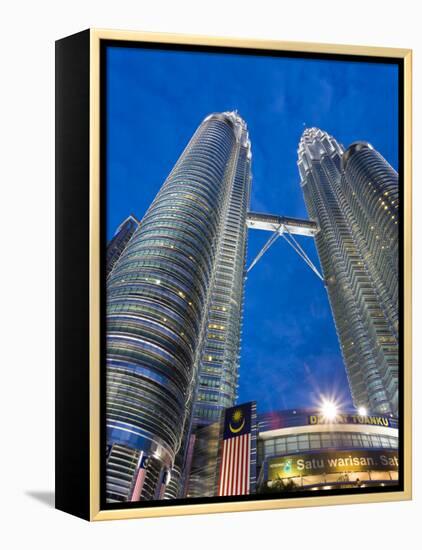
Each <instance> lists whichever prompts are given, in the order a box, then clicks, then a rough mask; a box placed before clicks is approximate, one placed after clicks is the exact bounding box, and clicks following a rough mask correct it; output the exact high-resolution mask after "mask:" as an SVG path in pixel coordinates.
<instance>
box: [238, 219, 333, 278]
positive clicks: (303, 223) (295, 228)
mask: <svg viewBox="0 0 422 550" xmlns="http://www.w3.org/2000/svg"><path fill="white" fill-rule="evenodd" d="M246 226H247V227H248V229H260V230H261V231H270V232H271V235H270V238H269V239H268V241H267V242H266V243H265V245H264V246H263V247H262V249H261V250H260V251H259V253H258V254H257V256H256V257H255V259H254V260H253V261H252V263H251V265H250V266H249V267H248V268H247V273H249V271H250V270H251V269H252V268H253V267H254V266H255V265H256V264H257V263H258V262H259V260H260V259H261V258H262V256H263V255H264V254H265V252H267V250H268V249H269V248H270V247H271V246H272V245H273V244H274V243H275V242H276V241H277V239H278V238H279V237H282V238H283V239H284V240H285V241H286V242H287V243H288V244H289V246H291V247H292V248H293V250H294V251H295V252H296V254H298V256H300V258H302V260H303V261H304V262H305V263H306V265H307V266H308V267H309V268H310V269H312V271H313V272H314V273H315V275H316V276H317V277H318V278H319V279H321V281H324V277H323V276H322V275H321V273H320V272H319V270H318V268H317V267H316V266H315V264H314V263H313V262H312V260H311V259H310V258H309V256H308V255H307V254H306V252H305V251H304V249H303V248H302V246H301V245H300V244H299V242H298V241H297V239H295V237H294V235H302V236H305V237H312V238H313V237H315V235H317V234H318V232H319V227H318V224H317V223H316V222H314V221H312V220H302V219H299V218H289V217H286V216H276V215H274V214H264V213H261V212H248V215H247V218H246Z"/></svg>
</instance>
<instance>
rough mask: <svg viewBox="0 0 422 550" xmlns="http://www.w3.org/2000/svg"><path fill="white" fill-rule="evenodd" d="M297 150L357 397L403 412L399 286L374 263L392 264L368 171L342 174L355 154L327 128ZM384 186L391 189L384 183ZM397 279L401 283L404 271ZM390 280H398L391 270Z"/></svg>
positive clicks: (310, 133) (310, 134) (378, 408)
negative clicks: (378, 232) (378, 226)
mask: <svg viewBox="0 0 422 550" xmlns="http://www.w3.org/2000/svg"><path fill="white" fill-rule="evenodd" d="M364 149H368V150H369V147H365V148H364ZM355 152H356V151H353V153H355ZM298 153H299V160H298V167H299V172H300V176H301V186H302V190H303V194H304V198H305V203H306V206H307V209H308V212H309V216H310V218H311V219H313V220H315V221H317V222H318V224H319V227H320V231H319V233H318V235H317V236H316V239H315V240H316V245H317V250H318V254H319V258H320V262H321V266H322V269H323V273H324V278H325V284H326V287H327V291H328V295H329V299H330V305H331V309H332V312H333V316H334V321H335V325H336V329H337V334H338V337H339V341H340V345H341V351H342V355H343V358H344V362H345V366H346V371H347V374H348V379H349V383H350V388H351V392H352V396H353V400H354V402H355V405H356V406H365V407H366V408H367V409H368V410H371V411H374V412H392V413H397V377H396V372H395V367H394V365H395V361H396V357H397V345H396V344H397V342H396V334H395V328H394V324H393V323H392V320H394V314H393V313H392V312H394V308H397V297H396V298H394V292H393V293H391V294H390V295H388V293H387V292H386V285H385V284H384V282H383V277H381V275H380V274H377V269H375V265H376V264H377V265H379V266H382V265H386V264H385V263H383V262H384V261H386V260H385V258H386V257H387V254H386V255H385V257H384V260H383V259H381V257H380V255H379V252H381V251H382V252H383V251H384V249H382V248H381V247H382V246H383V245H381V246H380V247H379V250H378V242H377V241H378V240H379V239H377V238H375V239H372V240H371V239H369V238H368V236H370V232H371V231H373V229H372V228H371V227H372V225H373V223H374V222H373V221H371V220H372V218H371V217H370V214H369V213H370V212H372V210H371V209H372V205H371V204H372V199H371V200H370V199H369V195H368V193H367V191H366V190H365V192H364V191H363V187H364V184H363V182H362V175H360V177H358V176H357V175H356V174H353V173H352V166H350V170H349V171H348V169H347V167H346V171H345V172H343V166H344V164H345V161H346V163H347V165H350V163H351V161H352V159H353V156H354V155H353V154H350V152H349V153H347V154H346V155H344V149H343V147H342V146H341V145H339V144H338V143H337V142H336V140H335V139H333V138H332V137H331V136H329V135H328V134H327V133H326V132H323V131H321V130H319V129H317V128H311V129H307V130H305V132H304V134H303V135H302V138H301V141H300V144H299V151H298ZM377 155H378V154H377ZM378 157H380V155H378ZM378 157H377V158H378ZM381 158H382V157H381ZM381 168H382V167H381V166H380V165H379V164H378V165H377V167H376V169H375V172H378V176H379V177H383V176H381V173H382V172H383V170H382V169H381ZM360 170H362V167H360ZM387 172H388V170H387V171H386V170H385V169H384V174H386V173H387ZM389 177H390V175H388V176H387V179H388V178H389ZM371 183H373V181H372V182H371ZM367 187H369V185H368V186H367ZM380 187H382V186H380ZM390 190H391V189H390ZM385 192H389V189H384V187H382V193H385ZM383 196H388V195H383ZM358 198H359V200H358ZM378 198H379V197H377V199H378ZM365 202H366V204H365V205H364V203H365ZM377 202H379V203H380V204H381V202H382V200H381V201H378V200H377ZM382 207H384V205H382ZM384 211H385V210H384ZM372 215H373V214H371V216H372ZM376 215H378V214H376ZM391 215H393V214H391ZM392 222H393V223H392V226H394V227H395V228H397V225H395V224H394V219H393V220H392ZM390 228H391V227H390ZM384 229H385V228H384ZM391 237H393V240H394V235H393V234H391V233H390V232H389V230H388V231H387V230H386V231H385V232H384V231H383V237H382V238H383V239H387V238H388V239H391ZM375 242H377V244H376V246H374V245H373V244H374V243H375ZM390 242H392V241H390ZM375 257H376V261H373V259H374V258H375ZM392 277H396V282H397V271H395V273H394V275H392ZM384 279H385V280H387V279H390V282H391V276H390V275H385V276H384ZM387 343H388V344H387ZM384 344H385V345H384Z"/></svg>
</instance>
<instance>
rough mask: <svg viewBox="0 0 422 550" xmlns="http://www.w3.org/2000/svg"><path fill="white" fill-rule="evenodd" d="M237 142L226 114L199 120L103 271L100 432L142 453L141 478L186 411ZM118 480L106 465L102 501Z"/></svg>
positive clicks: (175, 441) (178, 435)
mask: <svg viewBox="0 0 422 550" xmlns="http://www.w3.org/2000/svg"><path fill="white" fill-rule="evenodd" d="M236 143H237V138H236V132H235V127H234V125H233V123H232V122H231V121H230V120H229V119H228V118H227V117H208V118H207V119H206V120H205V121H204V122H203V123H202V124H201V126H200V127H199V128H198V130H197V131H196V133H195V135H194V136H193V138H192V140H191V141H190V143H189V144H188V146H187V147H186V149H185V151H184V152H183V154H182V156H181V157H180V159H179V160H178V162H177V164H176V165H175V167H174V169H173V170H172V172H171V173H170V175H169V177H168V178H167V180H166V181H165V183H164V184H163V186H162V188H161V189H160V191H159V193H158V194H157V196H156V198H155V199H154V201H153V203H152V204H151V206H150V208H149V209H148V211H147V213H146V215H145V217H144V218H143V220H142V224H141V226H140V227H139V228H138V229H137V231H136V232H135V234H134V235H133V237H132V238H131V240H130V242H129V244H128V246H127V247H126V248H125V250H124V252H123V253H122V255H121V256H120V258H119V260H118V261H117V262H116V264H115V266H114V269H113V271H112V273H111V274H110V276H109V278H108V284H107V327H106V330H107V438H108V443H109V444H115V443H118V444H120V445H124V446H126V447H128V448H131V449H135V450H138V451H140V450H142V451H143V452H144V453H145V454H146V455H148V456H150V457H151V460H150V461H149V462H148V461H146V463H147V464H150V466H147V473H146V477H145V486H146V487H147V486H149V485H150V484H151V483H150V478H151V479H152V480H155V481H153V485H154V486H155V487H156V488H157V487H159V486H160V484H162V483H163V480H165V481H166V482H168V477H169V476H168V473H169V472H170V470H171V468H172V466H173V464H174V460H175V456H176V453H177V451H178V449H179V447H180V445H181V442H182V436H183V433H184V428H185V421H186V416H187V414H188V413H189V412H190V411H189V408H190V407H191V403H192V395H193V393H194V392H195V384H196V381H197V372H196V369H197V361H196V357H197V354H198V345H199V344H200V340H201V338H200V336H201V330H202V328H203V325H204V316H206V315H207V304H208V303H209V284H210V281H211V279H212V276H213V273H214V270H215V263H216V247H217V243H218V238H219V229H220V228H221V225H222V217H223V216H224V204H225V203H226V197H227V195H228V194H229V193H230V192H231V189H229V188H228V186H231V185H232V179H231V178H227V170H228V167H229V166H230V161H231V159H232V157H233V154H234V150H235V148H236ZM149 469H150V470H151V472H150V475H149ZM118 483H119V479H118V476H116V475H115V473H114V472H113V471H111V470H108V471H107V487H108V491H107V493H108V494H107V498H108V501H109V502H113V501H116V500H117V501H118V500H124V497H123V496H122V495H121V494H119V491H117V490H115V488H116V486H117V485H118ZM158 491H159V492H160V491H161V489H158ZM157 494H158V493H157V492H155V493H154V491H152V490H151V488H150V489H149V490H148V494H146V493H142V495H141V498H156V497H157ZM160 494H161V493H160Z"/></svg>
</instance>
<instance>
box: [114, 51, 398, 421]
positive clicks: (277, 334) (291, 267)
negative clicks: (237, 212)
mask: <svg viewBox="0 0 422 550" xmlns="http://www.w3.org/2000/svg"><path fill="white" fill-rule="evenodd" d="M107 98H108V103H107V121H108V127H107V148H108V149H107V190H106V196H107V201H106V202H107V220H106V224H107V239H108V240H109V239H110V238H111V237H112V235H113V234H114V231H115V230H116V228H117V226H118V225H119V224H120V223H121V222H122V221H123V219H125V218H126V217H127V216H128V215H129V214H131V213H132V214H134V215H135V216H136V217H137V218H138V219H139V218H142V216H143V215H144V213H145V211H146V209H147V207H148V206H149V205H150V203H151V201H152V200H153V198H154V196H155V195H156V193H157V192H158V190H159V189H160V187H161V185H162V184H163V182H164V180H165V179H166V177H167V175H168V173H169V172H170V170H171V169H172V167H173V166H174V164H175V162H176V161H177V159H178V157H179V156H180V154H181V153H182V151H183V149H184V147H185V145H186V144H187V142H188V141H189V139H190V138H191V136H192V134H193V133H194V132H195V130H196V128H197V127H198V125H199V124H200V123H201V121H202V120H203V119H204V118H205V117H206V116H207V115H208V114H209V113H212V112H218V111H228V110H235V109H237V110H238V111H239V114H240V115H241V116H242V117H243V118H244V119H245V121H246V123H247V125H248V129H249V134H250V139H251V142H252V174H253V181H252V197H251V210H255V211H259V212H270V213H274V214H279V215H286V216H293V217H304V218H307V213H306V209H305V204H304V200H303V196H302V191H301V189H300V186H299V174H298V170H297V166H296V161H297V146H298V143H299V140H300V136H301V134H302V132H303V130H304V128H305V127H311V126H317V127H319V128H321V129H323V130H326V131H327V132H328V133H330V134H332V135H333V136H334V137H335V138H336V139H337V140H338V141H339V142H340V143H342V144H343V145H344V146H346V147H347V146H348V145H349V144H350V143H352V142H353V141H357V140H365V141H369V142H370V143H372V145H373V146H374V147H375V148H376V149H377V150H378V151H379V152H380V153H381V154H382V155H383V156H384V157H385V158H386V159H387V160H388V162H390V164H392V166H393V167H394V168H396V169H397V163H398V131H397V128H398V108H397V107H398V69H397V66H395V65H388V64H378V63H377V64H373V63H360V62H359V63H357V62H343V61H341V62H340V61H331V60H330V61H326V60H311V59H308V60H305V59H303V60H302V59H288V58H276V57H258V56H249V55H248V56H246V55H232V54H230V55H229V54H224V55H223V54H213V53H212V54H211V53H203V52H181V51H159V50H148V49H140V48H117V47H114V46H113V47H112V48H108V53H107ZM269 236H270V234H269V233H267V232H263V231H253V230H250V231H249V244H248V261H247V264H248V265H249V264H250V262H251V260H252V259H253V258H254V257H255V256H256V254H257V253H258V252H259V250H260V249H261V247H262V246H263V244H264V243H265V241H266V240H267V239H268V238H269ZM298 240H300V244H301V245H302V246H303V247H304V248H305V250H306V251H307V253H308V254H309V256H310V257H311V258H312V260H313V261H314V262H315V263H316V264H317V265H318V266H319V262H318V258H317V254H316V249H315V246H314V243H313V241H312V240H311V239H309V238H305V237H302V238H300V237H299V239H298ZM245 292H246V294H245V312H244V325H243V336H242V355H241V366H240V388H239V399H238V402H239V403H242V402H245V401H250V400H256V401H257V402H258V411H259V412H265V411H270V410H280V409H287V408H301V407H312V406H315V405H318V403H319V401H320V398H321V396H322V395H324V396H335V397H336V399H338V401H339V402H341V403H342V404H343V405H344V406H345V407H347V408H350V407H351V398H350V393H349V389H348V384H347V378H346V374H345V370H344V365H343V361H342V358H341V354H340V349H339V345H338V341H337V337H336V333H335V328H334V323H333V320H332V316H331V310H330V307H329V303H328V298H327V294H326V291H325V288H324V285H323V283H322V282H321V281H320V280H319V279H318V278H317V277H316V275H315V274H314V273H313V272H312V271H311V270H310V269H309V267H307V266H306V264H305V263H304V262H303V261H302V260H301V259H300V258H299V257H298V256H297V255H296V254H295V252H294V251H293V250H292V249H291V248H290V247H289V246H288V244H287V243H286V242H284V240H282V239H279V240H278V241H277V242H276V243H275V244H274V245H273V247H272V248H271V249H270V250H269V251H268V252H267V253H266V254H265V255H264V257H263V258H262V259H261V260H260V262H259V263H258V264H257V265H256V266H255V267H254V268H253V269H252V270H251V272H250V273H249V276H248V279H247V282H246V288H245Z"/></svg>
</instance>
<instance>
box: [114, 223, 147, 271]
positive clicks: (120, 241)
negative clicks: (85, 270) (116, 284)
mask: <svg viewBox="0 0 422 550" xmlns="http://www.w3.org/2000/svg"><path fill="white" fill-rule="evenodd" d="M138 225H139V222H138V220H137V219H136V218H135V216H129V217H128V218H126V219H125V221H124V222H123V223H121V224H120V225H119V227H118V228H117V230H116V232H115V234H114V235H113V238H112V239H111V241H110V242H109V243H108V245H107V255H106V277H108V276H109V275H110V273H111V271H112V269H113V267H114V266H115V264H116V262H117V260H118V259H119V258H120V256H121V254H122V252H123V250H124V249H125V248H126V245H127V244H128V242H129V241H130V239H131V238H132V236H133V234H134V233H135V231H136V229H137V228H138Z"/></svg>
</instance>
